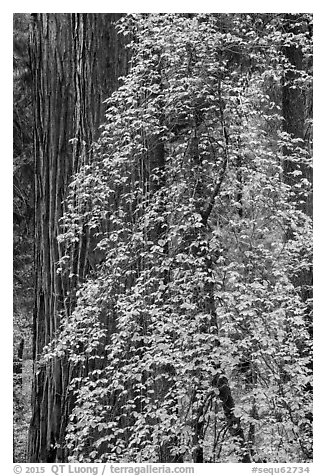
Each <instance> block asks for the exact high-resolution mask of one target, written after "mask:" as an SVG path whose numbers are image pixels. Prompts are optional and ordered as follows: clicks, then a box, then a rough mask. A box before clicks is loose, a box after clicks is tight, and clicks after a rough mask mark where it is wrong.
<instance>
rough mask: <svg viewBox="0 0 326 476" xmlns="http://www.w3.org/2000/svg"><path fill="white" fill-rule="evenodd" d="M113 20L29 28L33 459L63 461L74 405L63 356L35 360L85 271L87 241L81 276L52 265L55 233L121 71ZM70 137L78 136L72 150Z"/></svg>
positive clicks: (48, 19)
mask: <svg viewBox="0 0 326 476" xmlns="http://www.w3.org/2000/svg"><path fill="white" fill-rule="evenodd" d="M118 18H119V15H118V14H52V13H50V14H34V15H33V23H32V25H31V28H30V43H31V46H30V55H31V64H32V76H33V109H34V157H35V251H34V252H35V280H36V284H35V305H34V324H33V327H34V343H33V358H34V382H33V395H32V402H33V408H32V420H31V424H30V430H29V445H28V446H29V447H28V454H29V456H28V459H29V461H30V462H54V461H65V458H66V453H65V451H64V449H63V447H62V445H63V443H64V436H65V428H66V424H67V415H68V413H69V406H70V404H71V400H70V397H69V396H67V385H68V383H69V372H70V370H69V367H68V364H67V363H66V362H65V361H64V360H61V359H54V360H53V361H52V363H51V364H46V365H43V364H42V365H40V363H39V360H40V357H41V355H42V353H43V349H44V346H45V345H47V344H49V342H50V341H51V340H52V339H53V338H54V337H55V335H56V333H57V332H58V330H59V325H60V318H61V316H62V314H63V313H64V314H65V315H66V317H67V318H68V317H69V314H70V312H71V310H72V308H73V305H74V299H73V294H74V291H75V289H74V288H75V287H76V286H77V284H78V280H79V279H81V278H83V277H84V276H85V274H86V273H87V253H88V249H87V238H84V239H82V240H80V243H79V244H78V247H77V249H76V251H75V256H74V257H73V259H74V270H75V272H76V274H77V275H78V278H76V279H75V282H71V281H67V280H65V279H63V278H62V277H61V276H60V275H58V274H57V270H56V263H57V262H58V260H59V258H60V257H61V253H62V250H61V249H60V246H59V245H58V242H57V236H58V234H60V232H61V230H60V225H59V220H60V218H61V216H62V213H63V205H62V202H63V200H64V198H65V195H66V191H67V186H68V184H69V180H70V178H71V176H72V175H73V174H74V173H75V172H76V171H78V170H79V168H80V166H81V165H83V164H84V163H86V162H87V161H89V160H91V155H89V154H88V151H89V148H90V145H91V143H92V141H94V140H95V139H96V137H97V135H98V132H97V128H98V126H99V125H100V123H101V121H102V120H103V118H104V110H105V106H104V105H103V101H104V99H106V97H107V96H108V95H109V94H110V93H111V92H112V91H113V90H114V89H115V88H116V87H117V84H118V81H117V78H118V76H121V75H122V74H124V73H125V71H126V67H127V66H126V58H125V57H124V55H123V53H122V52H123V48H121V46H122V44H121V41H120V40H118V38H117V34H116V32H115V29H114V24H113V22H114V21H116V20H117V19H118ZM71 139H75V141H74V143H73V145H72V144H71V143H70V140H71ZM85 240H86V241H85ZM68 296H72V299H70V297H68ZM67 297H68V305H66V306H64V302H67V300H66V298H67ZM69 300H70V302H69ZM57 445H59V447H57ZM60 445H61V446H60Z"/></svg>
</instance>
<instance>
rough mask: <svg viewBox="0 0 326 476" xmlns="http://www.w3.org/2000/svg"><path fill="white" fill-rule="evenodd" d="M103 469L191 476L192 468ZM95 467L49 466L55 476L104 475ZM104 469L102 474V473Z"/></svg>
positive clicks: (122, 467)
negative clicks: (188, 475)
mask: <svg viewBox="0 0 326 476" xmlns="http://www.w3.org/2000/svg"><path fill="white" fill-rule="evenodd" d="M104 468H105V469H106V470H107V471H109V472H110V473H111V474H115V473H116V474H134V475H135V476H137V475H139V474H144V473H149V474H150V473H153V474H171V473H175V474H193V473H194V472H195V471H194V467H193V466H173V467H172V466H166V465H159V466H158V465H155V466H154V465H151V464H146V465H143V466H115V465H113V464H111V465H104ZM104 468H103V467H102V468H100V467H97V466H87V465H85V466H74V465H70V464H69V465H65V464H54V465H52V466H51V472H52V473H53V474H55V475H60V474H78V473H79V474H93V475H97V474H104V472H105V469H104ZM103 469H104V472H103Z"/></svg>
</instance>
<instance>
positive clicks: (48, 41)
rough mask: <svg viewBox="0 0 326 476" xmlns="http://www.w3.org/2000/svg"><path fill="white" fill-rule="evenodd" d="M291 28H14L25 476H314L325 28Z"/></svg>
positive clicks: (16, 348) (243, 23)
mask: <svg viewBox="0 0 326 476" xmlns="http://www.w3.org/2000/svg"><path fill="white" fill-rule="evenodd" d="M243 6H244V8H245V4H244V5H243ZM106 7H107V9H108V10H110V3H108V4H107V5H106ZM160 7H162V10H164V5H163V4H162V5H160ZM262 7H263V8H264V6H263V5H262ZM45 8H47V7H46V6H45ZM134 8H135V10H137V8H136V4H135V7H134ZM198 8H200V4H199V5H197V8H196V10H197V9H198ZM213 8H215V9H216V10H218V9H219V5H218V4H216V5H215V6H214V7H213ZM27 9H29V7H28V5H26V10H27ZM132 9H133V6H132V5H131V6H130V11H132ZM309 9H310V8H309V3H307V4H306V10H307V11H308V12H309ZM298 10H299V12H295V13H293V12H292V13H286V12H282V13H243V12H241V13H240V12H239V13H226V12H224V13H198V12H196V13H180V12H178V13H173V12H169V13H130V12H129V13H14V14H13V197H12V198H13V210H12V212H13V455H12V458H13V462H14V464H15V465H16V466H14V472H16V473H19V472H21V471H19V470H18V471H16V470H15V468H20V469H21V470H22V468H23V470H22V474H25V473H26V472H35V473H38V472H44V471H38V470H37V471H36V470H35V471H26V469H25V468H27V467H28V466H26V465H25V463H28V464H29V466H30V469H31V468H34V469H35V468H36V469H37V468H40V467H42V465H44V466H43V467H44V468H47V467H48V466H47V465H45V463H51V465H52V466H49V468H52V469H51V471H52V473H50V472H49V473H46V474H68V464H71V466H69V472H70V469H71V472H73V470H74V468H75V472H76V473H77V472H80V473H89V474H104V473H101V472H99V473H97V469H96V468H100V467H104V468H105V466H104V465H103V463H105V464H106V465H110V464H112V465H115V464H120V466H116V467H121V464H124V465H129V464H134V463H136V464H138V465H142V466H144V465H152V466H153V468H155V467H159V466H160V465H161V466H162V467H163V468H169V467H171V468H172V467H173V468H176V469H175V471H174V472H179V473H189V474H191V473H193V472H196V470H194V469H193V468H197V465H196V463H240V465H241V464H243V463H249V464H251V466H250V465H249V466H248V469H247V470H245V469H242V471H243V472H242V473H241V474H248V475H249V474H251V472H256V473H257V474H258V473H259V472H262V471H258V470H259V468H265V469H268V468H274V469H273V471H274V473H273V472H272V473H271V474H275V473H276V471H275V468H292V467H293V468H297V472H298V473H299V472H300V473H302V474H307V476H308V474H309V468H310V466H309V464H310V463H312V462H313V431H312V427H313V405H312V401H313V385H312V378H313V358H312V343H313V320H312V312H313V305H312V298H313V262H312V257H313V239H312V222H313V220H312V219H313V199H312V196H313V195H312V177H313V174H312V154H313V127H312V119H313V94H312V92H313V87H312V77H313V17H314V15H313V13H300V9H298ZM185 11H186V10H185ZM230 11H232V10H230ZM266 11H269V9H268V8H267V5H266ZM6 339H9V336H8V334H7V337H6ZM11 365H12V364H11ZM99 463H100V464H102V466H100V465H99ZM60 464H66V465H67V466H66V468H67V469H66V472H65V473H63V472H62V471H61V472H60V471H59V469H58V468H60ZM292 464H293V465H294V466H293V465H292ZM31 465H32V466H31ZM170 465H171V466H170ZM256 465H257V466H256ZM274 466H275V467H274ZM62 467H63V466H62ZM107 467H109V466H107ZM130 467H133V468H134V467H135V466H130ZM147 467H148V466H147ZM150 467H151V466H150ZM55 468H57V469H55ZM92 468H94V471H93V470H92ZM187 468H188V469H187ZM216 468H218V467H216ZM241 468H246V466H245V467H243V466H241ZM250 468H253V470H254V469H255V468H256V470H257V471H253V470H252V471H251V470H250ZM300 468H301V470H300V471H299V469H300ZM88 469H89V470H88ZM95 469H96V471H95ZM191 469H192V470H191ZM77 470H78V471H77ZM56 471H57V472H56ZM92 471H93V472H92ZM99 471H100V470H99ZM107 471H108V472H107V473H105V474H110V473H109V470H107ZM162 471H163V470H162ZM198 471H199V470H198ZM201 471H203V472H202V473H200V474H205V470H201ZM245 471H247V472H245ZM140 472H141V471H140ZM144 472H145V471H144ZM146 472H155V471H146ZM163 472H165V470H164V471H163ZM171 472H173V471H172V470H171ZM265 472H266V471H265ZM279 472H281V471H279ZM282 472H295V471H282ZM134 474H138V473H134ZM212 474H213V473H212ZM215 474H222V473H216V470H215ZM225 474H229V473H225ZM237 474H240V473H237ZM314 474H317V473H314ZM320 474H321V473H320Z"/></svg>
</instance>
